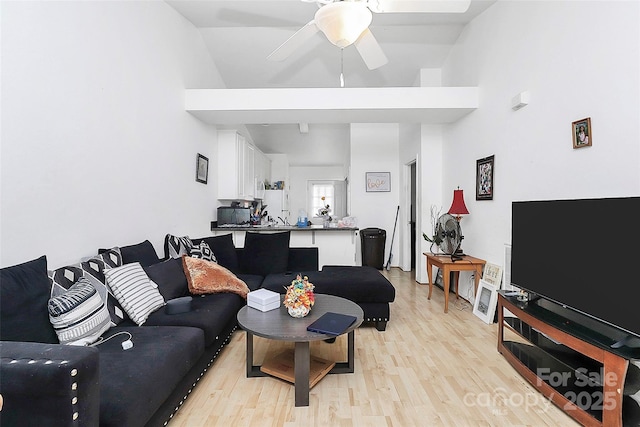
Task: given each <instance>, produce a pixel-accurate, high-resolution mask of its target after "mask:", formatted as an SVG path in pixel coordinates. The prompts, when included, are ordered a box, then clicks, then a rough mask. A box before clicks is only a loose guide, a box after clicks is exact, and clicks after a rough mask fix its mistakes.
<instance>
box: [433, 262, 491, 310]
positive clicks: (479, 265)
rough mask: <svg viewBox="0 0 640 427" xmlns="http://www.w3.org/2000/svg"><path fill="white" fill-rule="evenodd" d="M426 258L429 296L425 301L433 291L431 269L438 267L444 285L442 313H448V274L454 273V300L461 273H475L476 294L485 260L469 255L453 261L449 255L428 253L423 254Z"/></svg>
mask: <svg viewBox="0 0 640 427" xmlns="http://www.w3.org/2000/svg"><path fill="white" fill-rule="evenodd" d="M423 254H424V255H425V256H426V257H427V276H428V277H429V296H428V297H427V299H431V291H433V278H432V275H433V273H432V269H433V267H438V268H440V269H441V270H442V281H443V285H444V312H445V313H447V312H448V311H449V286H450V283H449V273H450V272H452V271H453V272H454V282H455V286H456V298H458V284H459V280H458V279H459V278H460V272H461V271H475V279H476V280H475V292H476V293H477V292H478V283H480V276H482V269H483V267H484V265H485V264H486V263H487V262H486V261H485V260H483V259H480V258H475V257H472V256H470V255H463V256H462V259H457V258H456V260H455V261H453V260H452V259H451V255H443V254H437V255H436V254H432V253H429V252H423Z"/></svg>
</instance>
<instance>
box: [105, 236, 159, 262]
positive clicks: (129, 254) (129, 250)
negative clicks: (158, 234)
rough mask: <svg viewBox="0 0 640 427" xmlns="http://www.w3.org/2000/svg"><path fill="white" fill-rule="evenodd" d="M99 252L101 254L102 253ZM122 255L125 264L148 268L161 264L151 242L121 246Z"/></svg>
mask: <svg viewBox="0 0 640 427" xmlns="http://www.w3.org/2000/svg"><path fill="white" fill-rule="evenodd" d="M98 252H99V253H101V252H100V251H98ZM120 253H122V263H123V264H131V263H132V262H139V263H140V265H141V266H143V267H146V266H148V265H152V264H156V263H158V262H160V258H159V257H158V253H157V252H156V250H155V248H154V247H153V244H152V243H151V242H150V241H149V240H145V241H144V242H140V243H137V244H135V245H128V246H120Z"/></svg>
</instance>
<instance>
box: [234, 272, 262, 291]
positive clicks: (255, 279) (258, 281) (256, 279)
mask: <svg viewBox="0 0 640 427" xmlns="http://www.w3.org/2000/svg"><path fill="white" fill-rule="evenodd" d="M237 276H238V279H240V280H242V281H243V282H244V283H246V284H247V287H248V288H249V291H255V290H257V289H260V287H261V286H262V281H263V280H264V277H262V276H258V275H256V274H244V273H240V274H238V275H237Z"/></svg>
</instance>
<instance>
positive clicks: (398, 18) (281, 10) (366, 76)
mask: <svg viewBox="0 0 640 427" xmlns="http://www.w3.org/2000/svg"><path fill="white" fill-rule="evenodd" d="M439 1H447V0H439ZM449 1H453V0H449ZM495 1H496V0H471V6H470V8H469V10H468V11H467V12H465V13H462V14H448V13H444V14H442V13H439V14H427V13H393V14H392V13H384V14H380V13H374V14H373V21H372V23H371V25H370V27H369V28H370V30H371V32H372V33H373V34H374V36H375V37H376V39H377V41H378V43H379V44H380V46H381V48H382V50H383V51H384V53H385V54H386V56H387V58H388V59H389V62H388V63H387V64H386V65H384V66H382V67H380V68H378V69H376V70H369V69H368V68H367V67H366V65H365V64H364V62H363V61H362V59H361V58H360V56H359V54H358V52H357V51H356V49H355V47H354V46H348V47H347V48H345V49H344V50H342V51H341V49H340V48H338V47H336V46H334V45H332V44H331V43H330V42H329V41H328V40H327V39H326V38H325V36H324V34H322V33H321V32H318V33H317V34H315V35H314V37H312V38H311V40H309V41H308V42H307V43H305V44H304V45H303V46H302V47H301V48H300V49H298V50H296V51H295V52H294V53H293V54H292V55H291V56H289V57H288V58H287V59H285V60H284V61H281V62H274V61H268V60H267V56H268V55H269V54H270V53H271V52H272V51H273V50H274V49H276V48H277V47H278V46H280V45H281V44H282V43H283V42H284V41H285V40H287V38H289V37H290V36H291V35H293V34H294V33H295V32H296V31H297V30H298V29H299V28H301V27H302V26H304V25H305V24H306V23H307V22H309V21H310V20H311V19H313V16H314V14H315V12H316V10H317V9H318V4H316V3H315V2H307V1H302V0H255V1H252V0H207V1H196V0H166V2H167V3H168V4H169V5H170V6H172V7H173V8H174V9H175V10H176V11H178V12H179V13H180V14H182V15H183V16H184V17H185V18H186V19H188V20H189V21H190V22H192V23H193V24H194V25H195V26H196V27H197V28H198V29H199V31H200V32H201V34H202V37H203V40H204V41H205V43H206V45H207V48H208V50H209V52H210V53H211V56H212V58H213V60H214V61H215V63H216V66H217V68H218V70H219V71H220V74H221V77H222V80H223V81H224V83H225V85H226V87H227V88H229V89H235V88H238V89H241V88H337V87H339V86H340V79H339V76H340V72H341V69H342V71H343V73H344V79H345V87H348V88H378V87H410V86H416V85H417V84H418V77H419V73H420V70H421V69H425V68H427V69H428V68H440V67H441V66H442V64H443V62H444V60H445V58H446V57H447V55H448V53H449V51H450V49H451V47H452V46H453V45H454V44H455V42H456V40H457V38H458V36H459V34H460V32H461V31H462V29H463V28H464V26H465V25H467V24H468V23H469V22H470V21H471V20H472V19H473V18H475V17H476V16H477V15H478V14H480V13H482V12H483V11H484V10H485V9H486V8H488V7H489V6H490V5H491V4H493V3H494V2H495ZM203 89H204V88H203ZM345 114H348V112H345ZM345 121H348V119H346V120H343V121H342V123H340V124H336V125H334V126H330V125H327V124H323V125H322V126H315V125H313V124H310V126H309V133H308V134H301V133H300V132H299V127H298V123H291V124H284V123H279V124H278V125H277V126H276V125H272V126H263V125H264V124H269V123H268V122H265V123H261V124H255V123H254V124H248V125H247V129H248V130H249V132H250V133H251V137H252V139H253V140H254V142H255V143H256V145H258V147H259V148H261V149H262V151H264V152H265V153H269V152H283V150H284V151H285V152H287V147H285V146H283V145H284V143H283V141H282V140H283V136H285V135H288V138H289V142H288V144H289V145H293V146H295V145H296V144H298V145H300V144H305V145H308V146H309V149H312V147H313V146H314V145H317V144H316V143H315V142H312V143H309V142H308V141H318V142H320V143H322V141H324V140H325V139H327V140H328V139H329V138H332V137H335V135H336V134H341V135H342V134H345V129H348V124H344V122H345ZM238 124H245V123H238ZM234 125H236V124H234V123H229V124H225V125H221V126H219V127H234ZM315 132H319V134H317V135H315V134H314V133H315ZM346 132H347V134H348V130H347V131H346ZM323 134H326V135H327V138H325V137H324V136H323ZM305 141H306V142H305ZM324 147H325V148H326V147H327V145H326V144H325V145H324ZM323 151H324V154H323V153H317V155H315V154H314V155H313V156H312V157H313V158H315V159H316V162H317V163H318V164H323V163H324V164H331V163H332V160H331V158H330V157H328V156H330V154H326V153H327V151H330V150H326V149H325V150H323ZM290 161H291V162H292V164H295V163H296V160H295V159H294V158H291V159H290ZM333 162H335V161H333Z"/></svg>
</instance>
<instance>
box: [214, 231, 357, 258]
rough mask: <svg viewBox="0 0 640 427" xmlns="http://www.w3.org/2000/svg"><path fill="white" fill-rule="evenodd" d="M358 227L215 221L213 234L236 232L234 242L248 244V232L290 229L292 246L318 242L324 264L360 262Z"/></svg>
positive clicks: (238, 245)
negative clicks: (217, 224)
mask: <svg viewBox="0 0 640 427" xmlns="http://www.w3.org/2000/svg"><path fill="white" fill-rule="evenodd" d="M358 230H359V229H358V227H336V228H324V226H322V225H321V224H318V225H310V226H308V227H298V226H295V225H277V226H260V225H257V226H256V225H254V226H247V225H233V226H227V227H225V226H222V227H214V225H213V224H211V232H212V233H213V235H218V236H219V235H223V234H229V233H231V234H232V235H233V243H234V245H235V246H236V247H237V248H241V247H244V238H245V235H246V233H247V232H252V233H277V232H282V231H289V232H291V237H290V241H289V245H290V246H291V247H311V246H315V247H317V248H318V256H319V259H318V262H319V264H320V267H321V268H322V266H324V265H358V262H359V257H358V256H357V248H358V238H357V237H356V236H357V235H358Z"/></svg>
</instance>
